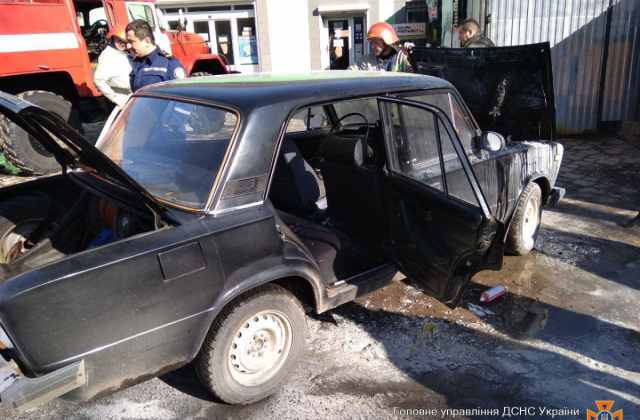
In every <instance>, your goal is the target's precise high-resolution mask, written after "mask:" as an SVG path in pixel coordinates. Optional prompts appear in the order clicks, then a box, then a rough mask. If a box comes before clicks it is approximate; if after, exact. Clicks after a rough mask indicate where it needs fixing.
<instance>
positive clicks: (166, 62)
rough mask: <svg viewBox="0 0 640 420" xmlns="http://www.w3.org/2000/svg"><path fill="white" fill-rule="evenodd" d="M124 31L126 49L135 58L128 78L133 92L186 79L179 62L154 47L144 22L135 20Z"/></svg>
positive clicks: (153, 41)
mask: <svg viewBox="0 0 640 420" xmlns="http://www.w3.org/2000/svg"><path fill="white" fill-rule="evenodd" d="M126 30H127V43H128V47H129V50H131V52H133V55H134V57H135V58H134V59H133V63H132V66H133V71H132V72H131V76H130V82H131V90H132V91H133V92H136V91H138V89H141V88H143V87H145V86H149V85H152V84H154V83H158V82H165V81H167V80H174V79H184V78H185V77H187V72H186V70H185V69H184V67H183V66H182V64H181V63H180V61H179V60H178V59H177V58H175V57H174V56H173V55H171V54H169V53H167V52H165V51H162V50H161V49H160V48H159V47H158V46H156V41H155V38H154V37H153V30H152V29H151V26H149V24H148V23H147V22H146V21H144V20H142V19H136V20H134V21H132V22H130V23H129V24H128V25H127V29H126Z"/></svg>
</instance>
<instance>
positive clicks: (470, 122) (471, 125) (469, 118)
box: [398, 88, 482, 154]
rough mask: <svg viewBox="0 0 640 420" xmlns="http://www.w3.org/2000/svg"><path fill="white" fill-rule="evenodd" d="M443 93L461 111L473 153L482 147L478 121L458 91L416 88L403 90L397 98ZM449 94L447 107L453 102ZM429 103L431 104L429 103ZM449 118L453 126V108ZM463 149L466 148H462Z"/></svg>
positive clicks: (409, 98)
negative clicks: (471, 142) (472, 146)
mask: <svg viewBox="0 0 640 420" xmlns="http://www.w3.org/2000/svg"><path fill="white" fill-rule="evenodd" d="M443 93H447V94H449V95H451V96H453V100H454V101H455V102H456V105H458V108H460V112H462V113H463V117H464V120H465V121H464V124H466V125H467V128H468V129H469V131H470V132H471V133H473V140H472V141H473V143H474V146H475V148H476V150H473V149H471V150H470V152H471V153H472V154H473V153H477V152H478V151H479V150H480V149H482V147H481V144H480V142H479V139H480V137H481V136H482V130H480V127H479V126H478V123H477V122H476V120H475V118H474V117H473V115H472V114H471V112H470V111H469V108H467V104H466V103H465V102H464V101H463V100H462V98H461V97H460V95H459V94H458V92H456V91H455V90H453V89H449V88H442V89H431V90H422V91H420V90H418V91H415V90H414V91H411V92H403V93H401V94H399V95H398V97H399V98H402V99H408V100H411V101H413V100H412V99H411V98H412V97H416V96H427V95H437V94H440V95H441V94H443ZM451 96H450V97H449V107H451V106H452V105H453V104H452V103H451ZM415 102H419V101H415ZM419 103H424V102H419ZM429 105H431V104H429ZM432 106H434V107H435V108H438V107H437V106H435V105H432ZM442 111H444V113H445V115H446V116H447V118H449V114H448V113H447V112H446V111H445V110H442ZM451 113H452V115H451V118H449V120H450V122H451V124H452V126H454V127H455V122H454V121H453V110H451ZM464 150H465V151H466V150H467V149H466V148H465V149H464Z"/></svg>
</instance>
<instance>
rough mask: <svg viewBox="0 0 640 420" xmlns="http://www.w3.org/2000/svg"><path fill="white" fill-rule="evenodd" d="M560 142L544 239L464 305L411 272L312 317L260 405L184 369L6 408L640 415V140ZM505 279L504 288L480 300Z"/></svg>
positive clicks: (366, 415)
mask: <svg viewBox="0 0 640 420" xmlns="http://www.w3.org/2000/svg"><path fill="white" fill-rule="evenodd" d="M561 142H562V143H564V144H565V147H566V152H565V159H564V162H563V167H562V170H561V175H560V178H559V180H558V183H557V185H558V186H563V187H565V188H566V189H567V196H566V197H565V199H564V200H563V201H562V202H561V203H560V204H559V205H558V206H557V207H555V208H553V209H547V210H546V211H545V212H544V213H543V219H542V221H543V224H542V229H541V231H540V235H539V237H538V241H537V245H536V249H535V250H534V251H533V252H532V253H530V254H529V255H527V256H524V257H512V256H508V257H506V258H505V261H504V267H503V268H502V270H501V271H499V272H484V273H480V274H478V275H476V276H475V277H474V278H473V284H472V285H471V287H470V288H469V289H468V290H467V292H466V293H465V295H464V298H463V300H462V303H461V305H460V307H458V308H457V309H455V310H449V309H448V308H447V307H445V306H444V305H442V304H440V303H439V302H437V301H435V300H434V299H431V298H430V297H428V296H426V295H425V294H423V293H422V292H421V290H420V288H419V287H417V286H415V285H413V284H412V283H410V282H406V281H403V282H399V283H396V284H394V285H391V286H389V287H387V288H386V289H384V290H381V291H378V292H376V293H373V294H371V295H369V296H366V297H364V298H362V299H359V300H358V301H356V302H353V303H349V304H346V305H343V306H341V307H339V308H337V309H335V310H332V311H330V312H329V313H326V314H323V315H321V316H317V315H313V314H310V316H309V317H308V325H309V329H310V333H309V340H308V342H307V351H306V354H305V357H304V359H303V360H302V362H301V364H300V366H299V367H298V369H297V371H296V372H295V374H294V376H293V378H292V379H291V380H290V381H289V383H288V384H287V385H286V386H285V387H284V388H283V389H282V390H281V391H279V392H278V393H277V394H275V395H274V396H272V397H271V398H269V399H267V400H265V401H262V402H259V403H257V404H254V405H251V406H246V407H233V406H227V405H220V404H217V403H215V402H213V400H212V398H211V397H210V396H209V395H208V394H207V391H206V390H205V389H204V388H203V387H202V386H201V385H200V384H199V382H198V380H197V378H196V376H195V373H194V371H193V369H192V367H191V366H187V367H185V368H182V369H180V370H178V371H175V372H172V373H170V374H167V375H165V376H162V377H160V378H157V379H153V380H150V381H147V382H145V383H142V384H139V385H136V386H134V387H131V388H129V389H126V390H124V391H121V392H118V393H116V394H113V395H110V396H107V397H105V398H102V399H99V400H97V401H95V402H91V403H83V404H79V405H69V404H66V403H62V402H55V401H54V402H50V403H48V404H46V405H45V406H43V407H41V408H39V409H36V410H34V411H31V412H28V413H22V414H20V413H15V412H8V411H7V410H6V409H5V408H4V407H2V408H0V418H3V419H39V418H46V419H62V418H64V419H69V420H74V419H101V420H102V419H200V418H211V419H214V418H233V419H260V420H266V419H279V420H283V419H311V418H318V419H341V420H342V419H373V418H441V417H442V412H441V410H448V409H449V410H451V409H455V410H459V409H498V410H499V412H500V414H499V415H498V416H471V417H470V416H465V415H456V416H455V418H456V419H466V418H488V419H489V418H496V419H497V418H502V417H501V416H502V413H503V409H504V407H517V408H529V407H535V410H536V411H535V415H522V416H520V415H516V416H513V417H505V418H526V419H533V418H536V419H543V418H544V419H546V418H551V416H550V415H549V412H545V414H540V410H543V409H545V408H546V409H550V410H551V409H567V410H579V415H572V416H562V415H558V416H556V418H565V419H569V418H571V419H573V418H575V419H585V418H587V413H586V410H587V409H591V410H594V411H595V412H597V411H598V409H597V406H596V404H595V401H596V400H613V401H614V405H613V411H617V410H619V409H623V410H624V419H626V420H629V419H636V420H637V419H640V408H639V407H640V309H639V304H638V302H639V301H640V227H636V228H630V229H629V228H623V227H621V226H620V223H621V222H623V221H625V220H627V219H629V218H631V217H633V216H634V215H635V214H637V211H638V210H639V207H640V194H639V191H640V147H639V146H638V145H634V144H631V143H626V142H624V141H621V140H616V139H612V138H588V139H564V140H561ZM14 181H15V178H11V179H9V178H5V182H14ZM497 284H504V285H506V286H508V288H509V293H508V294H507V295H506V296H504V297H501V298H499V299H498V300H496V301H494V302H491V303H489V304H482V303H480V302H479V300H478V298H479V295H480V293H481V292H482V291H483V290H485V289H487V288H488V287H491V286H494V285H497ZM429 324H432V325H433V326H434V327H435V331H434V332H433V333H432V334H430V330H429V329H428V327H429ZM425 326H426V327H427V329H425ZM406 409H418V410H419V409H424V410H433V409H436V410H438V415H437V416H420V415H416V416H412V415H407V414H406V412H403V411H401V410H406ZM453 414H454V413H453V412H449V413H448V414H447V413H446V411H445V416H444V418H454V417H453Z"/></svg>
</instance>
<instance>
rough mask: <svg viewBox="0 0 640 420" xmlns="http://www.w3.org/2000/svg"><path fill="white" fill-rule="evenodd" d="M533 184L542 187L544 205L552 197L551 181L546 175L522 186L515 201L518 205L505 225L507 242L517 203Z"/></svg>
mask: <svg viewBox="0 0 640 420" xmlns="http://www.w3.org/2000/svg"><path fill="white" fill-rule="evenodd" d="M531 184H538V186H539V187H540V190H541V191H542V205H545V204H547V201H548V200H549V197H551V181H549V178H547V177H546V176H545V175H540V176H538V177H536V178H531V179H529V181H527V182H526V183H525V184H524V185H523V186H522V190H521V191H520V194H518V199H517V200H515V203H516V205H515V206H513V209H512V210H511V214H509V217H508V218H507V222H506V223H505V231H504V238H505V240H506V238H507V235H509V230H510V229H511V222H513V216H514V215H515V213H516V208H517V203H518V202H519V201H520V199H521V198H522V195H523V194H524V192H525V190H526V189H527V187H528V186H529V185H531ZM541 211H542V209H541Z"/></svg>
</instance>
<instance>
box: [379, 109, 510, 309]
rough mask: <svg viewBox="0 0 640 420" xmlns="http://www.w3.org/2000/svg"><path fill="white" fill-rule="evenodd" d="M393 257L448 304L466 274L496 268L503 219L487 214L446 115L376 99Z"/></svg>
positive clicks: (467, 277)
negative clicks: (381, 123)
mask: <svg viewBox="0 0 640 420" xmlns="http://www.w3.org/2000/svg"><path fill="white" fill-rule="evenodd" d="M378 105H379V107H380V113H381V115H382V116H383V120H384V130H385V144H386V152H387V162H386V165H387V166H386V169H387V171H386V174H387V176H386V177H385V181H384V188H385V194H386V200H387V203H388V206H389V212H388V214H389V217H390V235H391V239H392V244H393V254H394V261H395V263H396V266H397V267H398V269H399V270H400V271H401V272H402V273H403V274H404V275H406V276H407V277H408V278H409V279H411V280H413V281H415V282H417V283H419V284H421V285H423V286H424V287H425V291H426V292H427V293H428V294H430V295H432V296H434V297H435V298H437V299H438V300H440V301H442V302H444V303H445V304H447V305H448V306H450V307H452V308H454V307H455V306H457V304H458V301H459V300H460V298H461V296H462V292H463V291H464V289H465V287H466V285H467V283H468V282H469V280H470V279H471V277H472V276H473V275H474V274H475V273H477V272H478V271H481V270H488V269H493V270H498V269H500V267H501V266H502V255H503V247H504V229H505V228H504V225H503V224H502V223H500V222H499V221H497V220H496V219H495V218H494V217H493V216H492V215H491V213H490V210H489V207H488V206H487V204H486V202H485V199H484V197H483V194H482V191H481V190H480V187H479V185H478V182H477V181H476V179H475V176H474V174H473V171H472V170H471V166H470V165H469V162H468V160H467V157H466V155H465V153H464V150H463V148H462V146H461V145H460V141H459V139H458V137H457V135H456V132H455V130H454V129H453V127H452V125H451V122H450V120H449V119H448V117H447V116H446V114H445V113H444V112H443V111H441V110H440V109H438V108H436V107H433V106H431V105H427V104H424V103H421V102H415V101H410V100H403V99H397V98H390V97H385V98H378Z"/></svg>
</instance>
